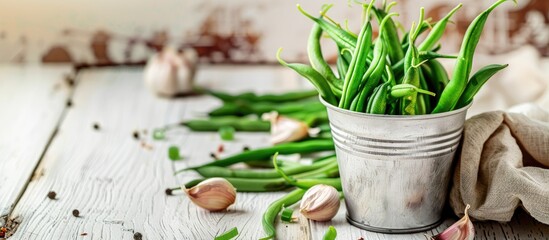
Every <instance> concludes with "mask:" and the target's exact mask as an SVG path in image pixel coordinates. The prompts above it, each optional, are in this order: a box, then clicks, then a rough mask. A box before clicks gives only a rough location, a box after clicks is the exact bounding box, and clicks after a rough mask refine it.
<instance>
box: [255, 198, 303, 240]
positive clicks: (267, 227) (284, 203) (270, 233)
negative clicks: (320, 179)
mask: <svg viewBox="0 0 549 240" xmlns="http://www.w3.org/2000/svg"><path fill="white" fill-rule="evenodd" d="M304 194H305V190H303V189H296V190H293V191H291V192H290V193H288V194H287V195H286V196H284V197H282V198H280V199H278V200H276V201H274V202H273V203H271V205H269V207H267V211H265V213H263V221H262V224H263V230H264V231H265V235H267V236H265V237H263V238H261V239H260V240H268V239H274V238H275V236H276V228H275V226H274V224H275V220H276V217H277V216H278V213H280V211H281V210H282V207H290V206H291V205H293V204H295V203H296V202H298V201H299V200H301V198H302V197H303V195H304Z"/></svg>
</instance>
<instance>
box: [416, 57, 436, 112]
mask: <svg viewBox="0 0 549 240" xmlns="http://www.w3.org/2000/svg"><path fill="white" fill-rule="evenodd" d="M417 70H418V71H419V86H420V87H421V88H422V89H429V86H428V85H427V80H426V79H425V76H424V75H423V71H422V69H421V67H419V68H418V69H417ZM432 110H433V109H431V99H430V98H429V95H425V94H420V95H418V109H417V114H418V115H423V114H427V113H430V112H431V111H432Z"/></svg>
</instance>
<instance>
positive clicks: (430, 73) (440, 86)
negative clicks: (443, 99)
mask: <svg viewBox="0 0 549 240" xmlns="http://www.w3.org/2000/svg"><path fill="white" fill-rule="evenodd" d="M422 67H424V69H423V70H424V71H423V72H424V73H425V74H426V75H427V78H428V79H430V80H431V81H429V82H430V84H431V85H432V89H433V90H434V92H435V93H436V94H437V96H436V97H435V100H436V102H437V103H438V101H439V99H440V95H441V94H442V91H444V88H446V85H448V82H449V81H450V79H449V78H448V72H446V69H445V68H444V66H442V64H441V63H440V62H439V61H437V60H436V59H432V60H429V61H427V62H426V63H425V65H424V66H422Z"/></svg>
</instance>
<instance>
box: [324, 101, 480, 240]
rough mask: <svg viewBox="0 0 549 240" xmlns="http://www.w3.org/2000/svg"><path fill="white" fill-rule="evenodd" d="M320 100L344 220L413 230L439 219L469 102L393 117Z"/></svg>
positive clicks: (392, 229) (386, 229) (374, 228)
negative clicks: (331, 145) (449, 108)
mask: <svg viewBox="0 0 549 240" xmlns="http://www.w3.org/2000/svg"><path fill="white" fill-rule="evenodd" d="M321 101H322V103H323V104H324V105H326V107H327V108H328V117H329V120H330V126H331V129H332V135H333V139H334V143H335V149H336V154H337V161H338V164H339V172H340V175H341V182H342V184H343V193H344V194H345V204H346V206H347V220H348V221H349V222H350V223H351V224H352V225H354V226H357V227H359V228H362V229H366V230H369V231H374V232H382V233H410V232H419V231H425V230H428V229H431V228H434V227H436V226H437V225H438V224H440V222H441V220H442V209H443V207H444V204H445V202H446V197H447V195H448V183H449V180H450V177H451V176H450V175H451V168H452V162H453V159H454V156H455V153H456V149H457V147H458V145H459V142H460V139H461V133H462V130H463V124H464V122H465V115H466V113H467V109H468V108H469V106H470V105H469V106H466V107H464V108H461V109H458V110H454V111H451V112H446V113H439V114H429V115H417V116H393V115H373V114H366V113H358V112H353V111H349V110H345V109H341V108H338V107H336V106H332V105H331V104H329V103H326V102H325V101H324V100H322V98H321Z"/></svg>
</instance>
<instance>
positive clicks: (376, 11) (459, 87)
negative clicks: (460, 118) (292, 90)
mask: <svg viewBox="0 0 549 240" xmlns="http://www.w3.org/2000/svg"><path fill="white" fill-rule="evenodd" d="M505 1H506V0H497V1H496V2H495V3H494V4H493V5H492V6H491V7H489V8H488V9H486V10H485V11H484V12H482V13H481V14H480V15H479V16H477V18H476V19H475V20H474V21H473V22H472V23H471V24H470V25H469V27H468V29H467V32H466V34H465V35H464V38H463V42H462V44H461V49H460V52H459V54H458V55H457V56H451V55H446V54H440V53H438V52H437V51H438V50H439V49H440V46H441V45H440V44H439V41H440V39H441V38H442V36H443V35H444V32H445V29H446V26H447V25H448V23H449V22H451V18H452V17H453V16H454V15H455V14H456V13H457V12H458V10H459V9H460V8H461V7H462V4H459V5H457V6H456V7H455V8H453V9H452V10H451V11H449V12H448V14H447V15H446V16H444V17H443V18H442V19H440V20H438V21H437V22H436V23H432V22H431V20H430V19H424V10H423V8H421V12H420V18H419V20H418V21H417V22H416V23H413V24H412V27H411V29H410V30H409V31H408V32H406V34H405V35H404V37H402V38H401V37H400V36H399V33H398V31H397V29H398V26H402V24H400V23H399V22H398V21H396V19H394V17H396V16H398V14H396V13H392V12H390V10H391V7H393V6H394V5H395V4H396V2H393V3H390V4H388V5H385V4H384V6H383V7H381V8H377V7H376V6H374V5H375V0H372V1H371V2H370V3H369V4H364V3H359V4H362V9H363V23H362V27H361V30H360V32H359V33H358V34H357V33H354V32H351V31H350V30H349V29H347V28H346V29H344V28H342V27H341V24H338V23H336V22H335V21H334V20H332V19H331V18H329V17H328V16H327V12H328V10H329V9H330V8H331V7H332V5H329V6H328V7H324V8H323V9H322V10H321V12H320V16H319V17H315V16H313V15H311V14H309V13H307V12H306V11H305V10H304V9H303V8H302V7H301V6H299V5H298V6H297V8H298V10H299V11H300V12H301V13H302V14H303V15H305V16H306V17H307V18H309V19H311V20H312V21H313V22H314V25H313V28H312V30H311V34H310V35H309V40H308V41H309V42H308V45H307V51H308V57H309V62H310V64H311V66H308V65H304V64H294V63H286V62H285V61H284V60H282V59H281V58H280V50H279V52H278V53H277V58H278V60H279V62H280V63H281V64H282V65H284V66H287V67H289V68H291V69H293V70H294V71H296V72H297V73H299V74H300V75H302V76H303V77H305V78H307V79H308V80H309V81H310V82H311V83H313V85H314V86H315V88H316V89H317V91H318V92H319V93H320V95H321V97H322V98H323V99H324V100H325V101H326V102H327V103H329V104H331V105H334V106H337V107H339V108H343V109H347V110H351V111H356V112H365V113H370V114H392V115H422V114H431V113H440V112H447V111H452V110H455V109H458V108H462V107H465V106H467V105H468V104H470V103H471V102H472V101H473V98H474V96H475V94H476V93H477V92H478V90H479V89H480V87H482V85H483V84H484V83H486V81H488V79H490V78H491V77H492V76H493V75H494V74H496V73H497V72H498V71H500V70H502V69H504V68H505V67H506V66H507V65H489V66H487V67H485V68H482V69H481V70H479V71H478V72H477V73H475V74H473V75H472V76H470V74H471V67H472V62H473V57H474V53H475V49H476V46H477V44H478V42H479V39H480V36H481V33H482V30H483V28H484V25H485V23H486V20H487V19H488V16H489V15H490V13H491V12H492V11H493V10H494V9H495V8H496V7H497V6H499V5H500V4H502V3H503V2H505ZM372 16H375V17H372ZM326 19H327V20H326ZM376 21H377V23H378V29H379V31H378V33H379V34H378V37H377V39H374V37H373V32H372V29H373V28H374V24H375V22H376ZM323 33H326V34H327V35H328V36H329V37H330V38H331V39H332V40H333V41H334V43H335V45H336V46H337V47H338V49H339V54H338V58H337V64H336V69H337V75H336V74H335V73H334V72H333V70H332V68H331V67H330V66H329V65H328V64H327V63H326V61H325V60H324V58H323V55H322V51H321V46H320V41H319V39H320V37H321V35H322V34H323ZM424 33H427V34H426V35H425V36H424V37H422V38H423V40H422V41H421V42H419V41H418V42H416V39H420V38H419V36H420V35H422V34H424ZM439 58H455V59H456V60H455V62H456V63H455V67H454V71H453V75H452V77H451V78H449V77H448V74H447V71H446V69H445V68H444V67H443V66H442V64H440V62H438V60H437V59H439ZM401 84H405V86H402V85H401ZM404 89H406V90H404ZM404 91H407V94H403V92H404Z"/></svg>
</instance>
